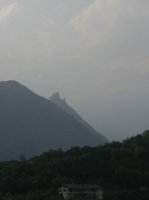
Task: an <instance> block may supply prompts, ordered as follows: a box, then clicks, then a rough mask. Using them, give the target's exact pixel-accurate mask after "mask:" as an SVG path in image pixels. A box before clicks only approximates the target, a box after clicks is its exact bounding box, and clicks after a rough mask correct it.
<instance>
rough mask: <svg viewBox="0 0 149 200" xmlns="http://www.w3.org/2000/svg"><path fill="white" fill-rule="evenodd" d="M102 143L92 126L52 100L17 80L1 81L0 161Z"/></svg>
mask: <svg viewBox="0 0 149 200" xmlns="http://www.w3.org/2000/svg"><path fill="white" fill-rule="evenodd" d="M105 141H106V140H105ZM103 143H104V141H103V140H100V138H99V137H97V135H96V134H94V132H93V131H92V130H91V129H90V128H88V127H87V126H85V125H83V124H82V123H81V122H79V121H78V120H76V118H75V117H73V116H72V115H69V114H67V113H66V112H64V111H63V110H62V109H60V108H59V107H58V106H57V105H55V104H54V103H52V102H51V101H49V100H47V99H45V98H43V97H41V96H38V95H37V94H35V93H34V92H32V91H31V90H29V89H28V88H26V87H25V86H23V85H21V84H19V83H18V82H16V81H6V82H0V160H9V159H17V158H18V157H19V155H21V154H23V155H25V156H26V157H27V158H28V157H31V156H33V155H37V154H39V153H42V152H43V151H47V150H49V149H56V148H63V149H67V148H69V147H71V146H76V145H78V146H83V145H90V146H95V145H99V144H103Z"/></svg>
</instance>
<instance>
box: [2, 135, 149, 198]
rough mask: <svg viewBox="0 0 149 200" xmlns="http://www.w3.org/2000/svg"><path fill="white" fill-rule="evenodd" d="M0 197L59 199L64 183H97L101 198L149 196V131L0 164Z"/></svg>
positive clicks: (21, 157) (22, 157)
mask: <svg viewBox="0 0 149 200" xmlns="http://www.w3.org/2000/svg"><path fill="white" fill-rule="evenodd" d="M0 180H1V181H0V199H3V200H10V199H12V200H41V199H42V200H48V199H51V200H58V199H62V197H60V196H59V194H58V188H59V187H60V186H61V185H62V184H64V183H72V182H73V183H77V184H78V183H83V184H86V183H97V184H100V185H101V186H102V187H103V190H104V200H146V199H148V196H149V190H148V189H149V131H145V132H144V133H143V134H140V135H137V136H135V137H131V138H129V139H126V140H124V141H123V142H112V143H109V144H105V145H103V146H97V147H88V146H84V147H82V148H80V147H72V148H71V149H69V150H67V151H62V150H61V149H59V150H50V151H49V152H45V153H43V154H42V155H41V156H38V157H34V158H32V159H30V160H25V157H24V156H23V155H22V156H20V161H10V162H1V163H0Z"/></svg>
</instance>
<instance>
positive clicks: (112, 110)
mask: <svg viewBox="0 0 149 200" xmlns="http://www.w3.org/2000/svg"><path fill="white" fill-rule="evenodd" d="M148 10H149V2H148V1H147V0H129V1H127V0H81V1H79V0H75V1H70V0H61V1H58V0H42V1H41V0H26V1H24V0H14V1H13V0H5V1H4V0H0V44H1V45H0V51H1V54H0V80H2V81H3V80H17V81H19V82H20V83H22V84H24V85H26V86H27V87H29V88H31V89H32V90H33V91H35V92H36V93H38V94H39V95H41V96H44V97H46V98H48V97H49V96H51V95H52V94H53V93H54V92H57V91H58V92H60V93H61V96H62V97H63V98H64V97H65V98H66V101H67V102H68V103H69V105H71V106H72V107H73V108H74V109H75V110H76V111H77V112H78V113H79V114H80V115H81V116H82V117H83V118H84V119H85V120H86V121H87V122H88V123H90V124H91V125H92V126H93V127H94V128H96V129H97V130H98V131H99V132H101V133H102V134H103V135H105V136H106V137H107V138H109V139H110V140H122V139H124V138H127V137H130V136H132V135H136V134H138V133H141V132H143V131H144V130H146V129H148V128H149V125H148V119H149V110H148V108H149V92H148V85H149V79H148V75H149V67H148V66H149V56H148V46H149V34H148V33H149V26H148V21H149V13H148Z"/></svg>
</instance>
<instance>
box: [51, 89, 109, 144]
mask: <svg viewBox="0 0 149 200" xmlns="http://www.w3.org/2000/svg"><path fill="white" fill-rule="evenodd" d="M49 100H51V101H52V102H53V103H55V104H56V105H57V106H58V107H60V108H61V109H62V110H64V111H65V112H66V113H68V114H69V115H71V116H73V117H74V118H75V119H76V120H77V121H79V122H80V123H81V124H82V125H84V126H86V127H87V128H88V129H89V130H90V131H91V132H92V133H93V134H95V135H96V136H97V137H98V138H99V139H100V143H101V144H104V143H107V142H108V139H107V138H106V137H105V136H103V135H102V134H101V133H99V132H98V131H96V130H95V129H94V128H93V127H92V126H91V125H89V124H88V123H87V122H86V121H85V120H84V119H83V118H82V117H81V116H80V115H79V114H78V113H77V112H76V111H75V110H74V109H73V108H72V107H71V106H70V105H68V103H67V102H66V100H65V98H64V99H61V98H60V94H59V93H58V92H56V93H54V94H53V95H52V96H51V97H50V98H49Z"/></svg>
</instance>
